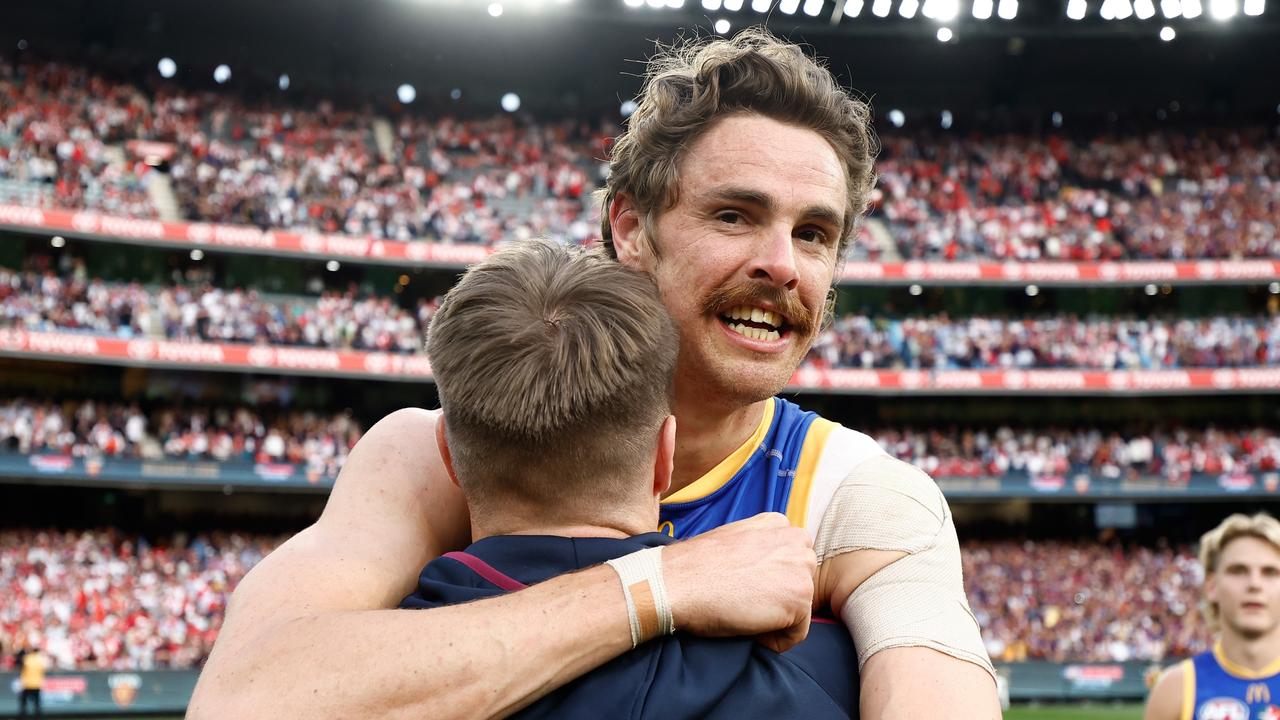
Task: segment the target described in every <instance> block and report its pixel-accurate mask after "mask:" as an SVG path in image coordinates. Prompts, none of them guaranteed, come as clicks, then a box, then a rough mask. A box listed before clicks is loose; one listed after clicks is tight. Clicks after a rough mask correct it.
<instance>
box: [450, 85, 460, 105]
mask: <svg viewBox="0 0 1280 720" xmlns="http://www.w3.org/2000/svg"><path fill="white" fill-rule="evenodd" d="M449 99H450V100H453V101H455V102H456V101H458V100H461V99H462V88H454V89H452V90H450V91H449Z"/></svg>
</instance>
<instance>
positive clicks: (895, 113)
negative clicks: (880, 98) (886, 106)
mask: <svg viewBox="0 0 1280 720" xmlns="http://www.w3.org/2000/svg"><path fill="white" fill-rule="evenodd" d="M889 122H891V123H893V126H894V127H896V128H900V127H902V126H903V125H906V124H907V116H906V115H905V114H904V113H903V112H902V111H901V110H898V109H897V108H894V109H893V110H890V111H889Z"/></svg>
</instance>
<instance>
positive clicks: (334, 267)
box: [324, 260, 342, 272]
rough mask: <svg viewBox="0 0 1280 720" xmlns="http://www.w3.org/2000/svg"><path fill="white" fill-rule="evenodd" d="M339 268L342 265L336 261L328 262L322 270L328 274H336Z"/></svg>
mask: <svg viewBox="0 0 1280 720" xmlns="http://www.w3.org/2000/svg"><path fill="white" fill-rule="evenodd" d="M341 267H342V263H340V262H338V261H337V260H330V261H329V262H327V263H325V264H324V269H325V270H328V271H329V272H338V269H339V268H341Z"/></svg>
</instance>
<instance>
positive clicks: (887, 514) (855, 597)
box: [814, 455, 995, 677]
mask: <svg viewBox="0 0 1280 720" xmlns="http://www.w3.org/2000/svg"><path fill="white" fill-rule="evenodd" d="M855 550H889V551H898V552H904V553H906V556H905V557H903V558H902V559H900V560H897V561H895V562H892V563H890V564H889V565H887V566H885V567H884V568H882V569H881V570H879V571H877V572H875V573H873V574H872V575H871V577H869V578H867V579H866V580H865V581H864V582H863V583H862V584H861V585H859V586H858V587H857V589H855V590H854V591H853V593H852V594H851V595H850V596H849V599H848V600H847V601H846V602H845V604H844V607H843V608H840V617H841V618H843V619H844V622H845V625H846V626H847V627H848V628H849V632H850V633H851V634H852V635H853V642H854V646H855V647H857V649H858V668H859V669H861V668H862V666H863V665H864V664H865V663H866V661H867V658H870V657H871V656H872V655H874V654H876V653H877V652H879V651H881V650H887V649H889V648H896V647H927V648H931V649H934V650H937V651H939V652H943V653H946V654H947V655H950V656H952V657H955V658H958V659H960V660H967V661H969V662H972V663H974V664H976V665H978V666H980V667H982V668H983V669H985V670H987V671H988V672H990V673H991V675H992V677H995V668H994V667H992V665H991V660H990V659H989V658H988V657H987V651H986V648H985V647H984V645H983V643H982V633H981V630H980V629H979V628H978V621H977V619H976V618H974V616H973V613H972V612H970V610H969V602H968V599H967V598H966V597H965V593H964V578H963V577H962V573H961V568H960V541H959V539H958V538H957V537H956V529H955V524H954V522H953V521H952V519H951V510H950V508H949V507H948V506H947V501H946V498H944V497H943V496H942V492H941V491H940V490H939V489H938V486H937V483H935V482H934V481H933V479H932V478H930V477H929V476H928V475H926V474H925V473H924V472H922V471H921V470H919V469H918V468H916V467H914V466H912V465H908V464H907V463H904V462H902V461H901V460H897V459H895V458H892V457H890V456H888V455H881V456H877V457H873V458H870V459H868V460H866V461H864V462H862V463H859V464H858V465H857V466H856V467H854V468H853V470H852V471H850V472H849V474H848V476H847V477H846V478H845V479H844V481H843V482H842V483H841V484H840V487H839V488H837V489H836V491H835V494H834V495H833V497H832V500H831V504H830V505H829V506H828V507H827V511H826V512H825V513H824V514H823V517H822V521H821V524H820V525H819V526H818V535H817V540H816V541H815V543H814V551H815V552H816V553H817V555H818V561H819V562H823V561H825V560H827V559H829V558H832V557H835V556H837V555H841V554H843V553H846V552H852V551H855Z"/></svg>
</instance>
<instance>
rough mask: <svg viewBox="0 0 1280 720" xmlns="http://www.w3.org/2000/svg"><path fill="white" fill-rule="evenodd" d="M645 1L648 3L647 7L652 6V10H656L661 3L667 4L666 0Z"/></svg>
mask: <svg viewBox="0 0 1280 720" xmlns="http://www.w3.org/2000/svg"><path fill="white" fill-rule="evenodd" d="M645 2H647V3H648V4H649V7H651V8H653V9H654V10H657V9H659V8H661V7H662V6H663V5H666V4H667V0H645Z"/></svg>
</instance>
